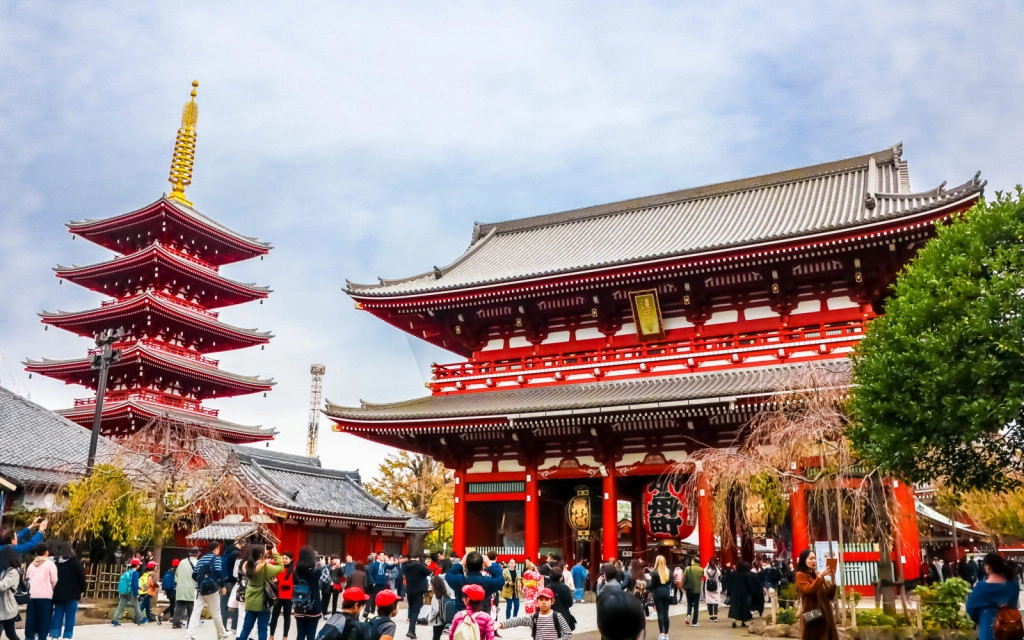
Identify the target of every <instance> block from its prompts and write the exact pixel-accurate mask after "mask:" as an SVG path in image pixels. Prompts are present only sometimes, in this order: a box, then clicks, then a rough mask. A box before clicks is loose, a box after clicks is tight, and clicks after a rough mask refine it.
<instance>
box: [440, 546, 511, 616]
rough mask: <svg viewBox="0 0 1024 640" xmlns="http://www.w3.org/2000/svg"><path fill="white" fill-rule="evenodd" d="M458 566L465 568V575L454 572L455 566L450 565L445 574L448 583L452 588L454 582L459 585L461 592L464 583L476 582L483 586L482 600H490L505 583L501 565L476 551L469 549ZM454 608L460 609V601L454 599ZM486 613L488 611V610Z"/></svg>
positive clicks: (462, 606) (461, 604) (461, 606)
mask: <svg viewBox="0 0 1024 640" xmlns="http://www.w3.org/2000/svg"><path fill="white" fill-rule="evenodd" d="M459 568H461V569H464V570H465V576H462V575H459V574H458V573H455V572H456V568H455V567H452V568H451V570H449V571H448V574H447V575H446V576H445V579H446V580H447V581H448V584H449V585H451V587H452V589H453V590H454V589H455V585H456V583H461V584H460V585H459V591H457V592H456V593H461V592H462V591H461V590H462V587H463V586H464V585H470V584H477V585H480V586H481V587H483V589H484V593H485V594H486V595H485V596H484V602H490V599H491V598H493V597H494V594H495V593H496V592H498V591H500V590H501V588H502V587H503V586H504V585H505V578H504V577H503V576H502V575H501V565H499V564H498V563H497V562H491V559H490V558H488V557H486V556H482V555H480V554H479V553H477V552H476V551H471V552H470V553H468V554H466V557H465V559H464V560H463V561H462V564H461V565H460V566H459ZM455 607H456V610H461V609H463V608H464V605H463V603H462V602H461V601H459V600H456V601H455ZM488 613H490V612H489V611H488Z"/></svg>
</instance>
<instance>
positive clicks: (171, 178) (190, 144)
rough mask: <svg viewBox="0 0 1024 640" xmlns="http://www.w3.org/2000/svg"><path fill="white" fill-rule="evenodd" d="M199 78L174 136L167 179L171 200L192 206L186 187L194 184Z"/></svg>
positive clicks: (193, 83)
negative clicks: (187, 198) (186, 193)
mask: <svg viewBox="0 0 1024 640" xmlns="http://www.w3.org/2000/svg"><path fill="white" fill-rule="evenodd" d="M198 86H199V81H198V80H193V81H192V99H191V100H189V101H188V102H186V103H185V108H184V109H182V110H181V128H179V129H178V135H177V136H176V137H175V138H174V155H172V156H171V173H170V175H168V176H167V181H168V182H170V183H171V187H172V188H171V195H169V196H167V197H168V198H169V199H171V200H177V201H178V202H181V203H182V204H185V205H188V206H190V207H191V206H192V203H191V202H190V201H188V200H186V199H185V187H187V186H188V185H190V184H192V164H193V163H194V162H195V160H196V122H198V121H199V106H198V105H197V104H196V88H197V87H198Z"/></svg>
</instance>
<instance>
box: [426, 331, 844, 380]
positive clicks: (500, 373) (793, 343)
mask: <svg viewBox="0 0 1024 640" xmlns="http://www.w3.org/2000/svg"><path fill="white" fill-rule="evenodd" d="M863 334H864V321H863V320H848V321H843V322H832V323H824V324H814V325H808V326H803V327H795V328H787V329H780V330H774V331H759V332H751V333H732V334H725V335H718V336H702V337H694V338H686V339H682V340H671V341H664V342H649V343H642V344H633V345H628V346H619V347H599V348H594V349H587V350H581V351H572V352H565V353H553V354H547V355H524V356H522V357H518V358H504V359H495V360H475V361H473V360H471V361H468V362H460V363H455V364H434V365H432V371H433V379H432V381H431V386H432V387H433V388H434V390H435V391H437V390H439V389H441V388H442V387H444V388H448V387H451V386H452V385H456V388H457V389H459V388H462V386H461V385H462V384H464V383H468V382H470V381H480V380H486V381H487V385H488V386H493V385H495V384H496V383H497V382H498V381H499V380H507V379H509V378H513V379H515V380H516V381H517V382H519V383H520V384H526V383H528V382H529V381H530V379H531V378H538V377H551V376H552V375H553V374H554V377H555V379H556V380H559V379H561V378H560V377H559V375H564V374H563V373H562V372H572V371H573V370H579V371H583V372H592V373H593V374H594V376H595V377H600V376H601V375H602V374H604V373H607V372H609V371H612V370H619V369H627V368H634V369H635V370H636V371H638V372H639V373H645V372H646V371H648V369H649V368H650V367H652V366H664V365H667V364H678V363H682V364H684V365H685V366H687V367H689V368H696V367H698V366H699V365H700V364H701V363H702V362H704V361H708V360H721V359H728V360H729V361H731V362H733V363H739V362H742V361H743V360H745V359H747V358H750V357H752V356H757V355H762V354H766V353H771V354H774V355H776V356H778V357H780V358H784V357H786V356H787V355H788V353H787V350H789V349H795V348H811V349H817V350H819V351H821V353H823V354H824V353H828V351H829V349H831V348H834V347H836V346H843V345H844V344H849V343H852V342H856V341H859V340H860V338H861V337H863Z"/></svg>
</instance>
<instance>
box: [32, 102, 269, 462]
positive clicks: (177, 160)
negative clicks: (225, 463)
mask: <svg viewBox="0 0 1024 640" xmlns="http://www.w3.org/2000/svg"><path fill="white" fill-rule="evenodd" d="M192 85H193V90H192V99H191V100H190V101H189V102H187V103H186V104H185V108H184V110H183V112H182V118H181V128H180V129H179V130H178V135H177V138H176V140H175V145H174V155H173V158H172V160H171V171H170V176H169V178H168V180H169V181H170V183H171V185H172V190H171V194H170V195H169V196H168V195H164V196H163V197H161V198H160V199H159V200H157V201H156V202H153V203H152V204H149V205H147V206H145V207H143V208H141V209H138V210H136V211H131V212H129V213H124V214H121V215H116V216H113V217H109V218H103V219H99V220H89V219H87V220H83V221H80V222H70V223H68V228H69V230H70V231H71V233H73V234H75V235H77V236H79V237H81V238H84V239H86V240H88V241H90V242H93V243H95V244H97V245H99V246H101V247H104V248H107V249H110V250H112V251H113V252H114V253H115V254H116V255H115V257H114V258H113V259H111V260H107V261H105V262H100V263H97V264H92V265H87V266H70V267H64V266H58V267H57V268H56V269H55V271H56V275H57V277H58V278H61V279H63V280H67V281H69V282H73V283H74V284H77V285H80V286H83V287H86V288H87V289H90V290H92V291H96V292H97V293H101V294H103V295H106V296H109V297H110V298H111V299H110V300H107V301H104V302H102V303H101V304H100V306H99V308H95V309H89V310H86V311H75V312H65V311H58V312H56V313H51V312H47V311H44V312H43V313H41V314H40V315H41V317H42V321H43V323H45V324H47V325H51V326H54V327H58V328H60V329H64V330H66V331H70V332H72V333H75V334H78V335H80V336H89V337H93V336H97V335H100V334H101V333H103V332H104V331H107V330H114V331H117V330H120V332H121V334H122V336H121V337H120V338H119V339H118V341H117V343H116V344H115V345H114V348H115V349H118V350H119V351H120V358H119V359H118V360H117V361H116V362H114V363H112V364H111V365H110V370H109V380H108V382H107V387H106V392H105V393H104V394H103V399H104V404H103V408H102V415H101V430H102V432H103V433H104V434H105V435H110V436H115V437H116V436H122V435H128V434H130V433H132V432H133V431H135V430H136V429H138V428H141V427H142V426H144V425H145V424H146V423H147V422H148V421H149V420H151V419H153V418H154V417H156V416H159V415H167V416H170V417H172V418H174V419H176V420H180V421H183V422H187V423H193V424H198V425H202V426H205V427H208V428H210V429H213V430H215V431H216V432H217V433H219V434H220V436H221V437H223V438H224V439H225V440H227V441H229V442H234V443H249V442H256V441H261V440H268V439H270V438H272V437H273V435H274V431H273V430H272V429H264V428H262V427H259V426H243V425H238V424H233V423H230V422H225V421H223V420H220V419H219V417H218V412H217V410H215V409H209V408H207V407H204V406H203V401H204V400H208V399H214V398H224V397H232V396H238V395H244V394H249V393H257V392H261V391H268V390H269V389H270V388H271V386H272V385H273V384H274V382H273V381H272V380H267V379H261V378H259V377H258V376H244V375H238V374H235V373H229V372H227V371H223V370H221V369H220V367H219V363H218V361H217V360H215V359H212V358H210V357H209V354H211V353H217V352H222V351H230V350H233V349H241V348H245V347H250V346H254V345H257V344H265V343H267V342H268V341H269V340H270V338H271V337H272V335H271V334H270V333H269V332H261V331H256V330H253V329H242V328H239V327H235V326H232V325H230V324H227V323H224V322H221V320H220V319H219V313H218V312H217V311H215V309H220V308H222V307H227V306H231V305H235V304H241V303H243V302H250V301H252V300H257V299H263V298H266V297H267V295H268V294H269V293H270V289H268V288H266V287H261V286H257V285H254V284H246V283H242V282H236V281H234V280H231V279H229V278H226V277H224V276H223V275H221V273H220V267H221V266H223V265H226V264H231V263H234V262H239V261H242V260H248V259H249V258H254V257H256V256H262V255H264V254H266V253H267V252H268V251H270V249H271V245H270V244H268V243H265V242H260V241H259V240H257V239H255V238H251V237H248V236H244V235H241V234H240V233H237V232H235V231H232V230H231V229H228V228H227V227H225V226H223V225H221V224H219V223H217V222H215V221H213V220H211V219H210V218H207V217H206V216H205V215H203V214H201V213H200V212H199V211H197V210H195V209H194V208H193V207H192V203H191V202H190V201H188V200H187V199H186V198H185V188H186V187H187V186H188V185H190V184H191V182H192V165H193V161H194V159H195V145H196V122H197V119H198V107H197V105H196V102H195V96H196V90H195V87H197V86H198V85H199V83H198V82H193V83H192ZM94 355H96V354H95V353H94V352H90V353H89V355H88V357H85V358H78V359H72V360H49V359H46V358H44V359H42V360H39V361H36V360H29V361H26V362H25V365H26V369H27V370H28V371H30V372H32V373H40V374H42V375H45V376H49V377H51V378H56V379H58V380H63V381H64V382H65V383H67V384H80V385H83V386H86V387H90V388H92V389H93V390H95V389H96V388H97V385H98V383H99V380H98V376H99V373H98V371H97V370H96V369H94V368H93V364H92V363H93V356H94ZM95 401H96V399H95V397H90V398H82V399H79V400H76V401H75V404H74V406H73V407H72V408H70V409H65V410H62V411H60V412H59V413H61V414H63V415H64V416H66V417H68V418H70V419H71V420H73V421H75V422H77V423H79V424H81V425H83V426H89V425H91V423H92V419H93V414H94V410H95Z"/></svg>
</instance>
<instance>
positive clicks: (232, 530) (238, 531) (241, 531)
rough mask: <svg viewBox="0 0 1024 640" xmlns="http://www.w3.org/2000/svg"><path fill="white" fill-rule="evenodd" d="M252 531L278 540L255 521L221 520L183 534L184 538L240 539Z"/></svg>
mask: <svg viewBox="0 0 1024 640" xmlns="http://www.w3.org/2000/svg"><path fill="white" fill-rule="evenodd" d="M254 533H259V534H260V535H261V536H262V537H263V538H269V539H272V540H273V541H274V542H275V543H276V542H279V541H278V539H277V536H275V535H274V534H273V533H272V532H271V531H270V530H269V529H267V528H266V527H265V526H263V525H261V524H259V523H257V522H225V521H223V520H221V521H219V522H214V523H213V524H209V525H206V526H205V527H203V528H202V529H200V530H198V531H195V532H193V533H190V534H188V535H187V536H185V539H186V540H192V541H195V540H241V539H242V538H247V537H249V536H251V535H253V534H254Z"/></svg>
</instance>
